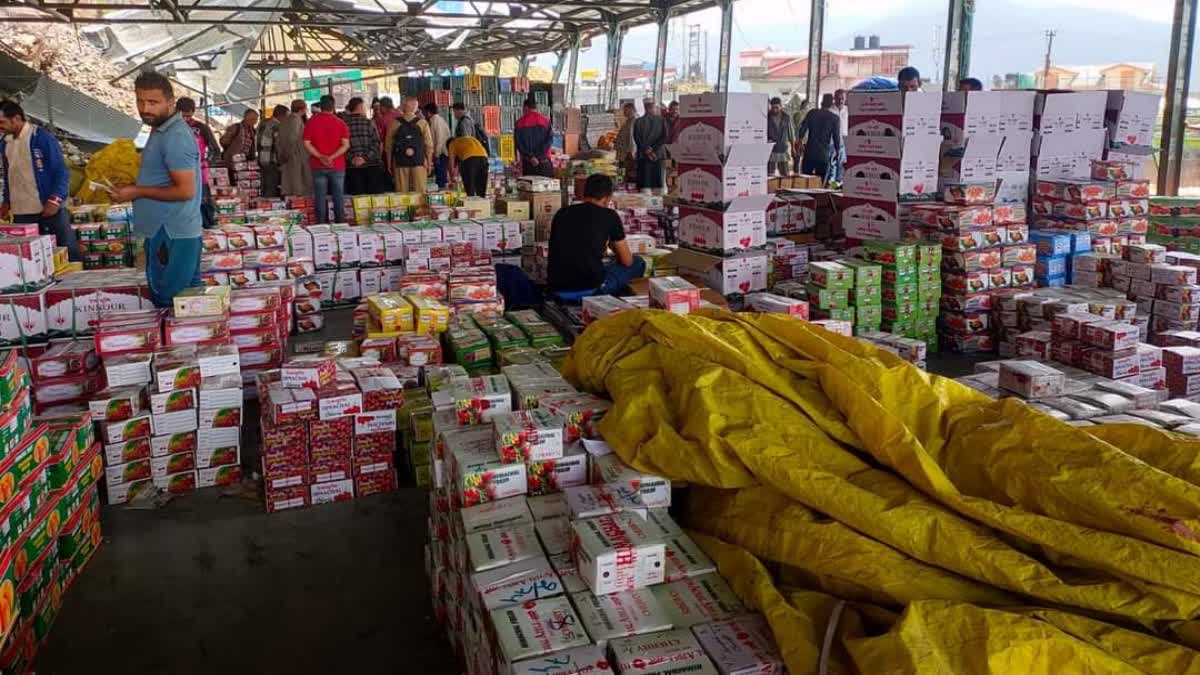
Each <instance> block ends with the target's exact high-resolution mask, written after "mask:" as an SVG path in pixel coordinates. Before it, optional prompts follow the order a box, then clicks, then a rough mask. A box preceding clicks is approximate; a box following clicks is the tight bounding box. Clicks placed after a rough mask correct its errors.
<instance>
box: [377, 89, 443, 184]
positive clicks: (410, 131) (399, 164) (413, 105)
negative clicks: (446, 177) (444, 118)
mask: <svg viewBox="0 0 1200 675" xmlns="http://www.w3.org/2000/svg"><path fill="white" fill-rule="evenodd" d="M383 146H384V150H383V156H384V159H385V161H386V162H387V165H388V172H389V173H391V174H392V178H393V180H394V181H395V187H396V192H418V193H422V194H423V193H424V192H425V182H426V180H428V178H429V170H430V169H432V168H433V134H432V133H431V132H430V131H429V124H428V123H427V122H426V121H425V118H423V117H421V115H420V113H418V112H417V99H415V98H407V99H404V105H403V107H402V108H401V112H400V116H399V117H397V118H396V121H394V122H392V126H391V127H389V128H388V132H387V138H386V139H384V141H383Z"/></svg>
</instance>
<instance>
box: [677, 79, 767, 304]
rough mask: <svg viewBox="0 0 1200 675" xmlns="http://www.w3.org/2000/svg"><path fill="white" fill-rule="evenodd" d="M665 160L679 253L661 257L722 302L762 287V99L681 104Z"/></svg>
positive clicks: (697, 98)
mask: <svg viewBox="0 0 1200 675" xmlns="http://www.w3.org/2000/svg"><path fill="white" fill-rule="evenodd" d="M679 108H680V117H679V121H678V122H677V125H676V129H675V132H674V134H675V143H674V144H673V145H672V146H671V156H672V157H673V158H674V159H675V161H676V162H677V164H678V171H679V175H678V181H677V184H676V190H675V193H674V194H675V196H676V198H677V200H678V202H679V225H678V232H677V236H678V240H679V243H680V245H681V246H683V247H686V248H687V249H688V250H681V251H679V252H677V253H676V254H672V255H670V256H667V258H668V259H669V261H670V262H671V263H672V264H674V265H677V266H678V268H679V269H680V271H681V273H684V274H690V275H693V276H695V277H697V278H699V279H700V280H702V282H703V283H704V284H705V285H706V286H708V287H710V288H712V289H714V290H715V291H717V292H718V293H720V294H721V295H726V296H731V295H732V296H744V295H745V294H746V293H751V292H754V291H762V290H766V288H767V270H768V267H769V264H770V261H769V256H768V254H767V253H766V252H765V251H763V250H762V249H763V248H764V247H765V246H766V244H767V210H768V207H769V206H770V205H771V202H772V197H771V195H770V194H769V193H768V191H767V161H766V159H767V156H768V155H769V154H770V144H769V143H767V142H766V128H767V127H766V122H767V120H766V97H765V96H764V95H760V94H734V93H725V94H711V93H710V94H697V95H689V96H683V97H681V98H680V106H679Z"/></svg>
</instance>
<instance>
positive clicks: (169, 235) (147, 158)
mask: <svg viewBox="0 0 1200 675" xmlns="http://www.w3.org/2000/svg"><path fill="white" fill-rule="evenodd" d="M133 88H134V91H135V93H136V95H137V107H138V113H139V114H140V115H141V117H142V121H143V122H145V123H146V124H148V125H149V126H150V127H151V130H150V137H149V139H147V141H146V147H145V148H143V149H142V163H141V168H140V169H138V177H137V184H136V185H122V186H120V187H118V188H117V189H116V190H115V191H114V193H113V199H114V200H115V201H118V202H127V201H132V202H133V231H134V234H136V235H137V236H139V237H145V238H146V283H147V284H149V286H150V299H151V300H152V301H153V302H154V305H155V306H156V307H170V306H171V305H172V303H173V301H174V299H175V295H176V294H177V293H179V291H182V290H183V289H185V288H187V287H189V286H198V285H200V248H201V246H200V236H201V232H202V230H203V228H202V226H201V218H200V195H201V189H200V152H199V150H198V149H197V147H196V140H195V138H194V137H193V136H192V132H191V130H189V129H188V126H187V123H186V122H184V120H183V118H182V117H180V115H179V113H177V112H174V110H175V92H174V90H173V89H172V87H171V82H170V80H168V79H167V78H166V77H164V76H163V75H160V74H158V73H154V72H143V73H142V74H141V75H139V76H138V78H137V80H135V81H134V83H133Z"/></svg>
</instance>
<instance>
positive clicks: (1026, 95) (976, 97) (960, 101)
mask: <svg viewBox="0 0 1200 675" xmlns="http://www.w3.org/2000/svg"><path fill="white" fill-rule="evenodd" d="M1036 96H1037V92H1033V91H978V92H961V91H960V92H946V93H944V94H942V116H941V129H942V137H943V138H944V139H946V142H947V143H948V144H949V145H950V146H951V147H955V146H960V145H963V144H964V142H966V140H967V139H968V138H971V137H972V136H979V135H998V136H1008V135H1011V134H1031V133H1032V132H1033V104H1034V99H1035V98H1036Z"/></svg>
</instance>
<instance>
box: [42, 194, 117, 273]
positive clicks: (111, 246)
mask: <svg viewBox="0 0 1200 675" xmlns="http://www.w3.org/2000/svg"><path fill="white" fill-rule="evenodd" d="M67 211H68V213H69V214H70V216H71V228H72V229H73V230H75V238H76V240H78V242H79V253H80V256H81V257H82V258H83V260H82V262H83V269H85V270H97V269H115V268H121V267H133V261H134V241H133V237H132V234H133V232H132V227H131V225H130V223H131V221H132V219H133V213H132V211H133V207H132V206H131V205H130V204H112V205H108V206H101V205H96V204H87V205H83V206H71V207H67ZM32 234H33V235H36V234H37V228H36V227H35V228H34V229H33V233H32Z"/></svg>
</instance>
